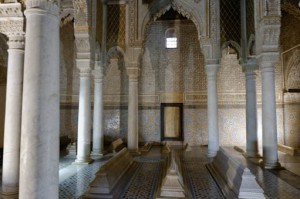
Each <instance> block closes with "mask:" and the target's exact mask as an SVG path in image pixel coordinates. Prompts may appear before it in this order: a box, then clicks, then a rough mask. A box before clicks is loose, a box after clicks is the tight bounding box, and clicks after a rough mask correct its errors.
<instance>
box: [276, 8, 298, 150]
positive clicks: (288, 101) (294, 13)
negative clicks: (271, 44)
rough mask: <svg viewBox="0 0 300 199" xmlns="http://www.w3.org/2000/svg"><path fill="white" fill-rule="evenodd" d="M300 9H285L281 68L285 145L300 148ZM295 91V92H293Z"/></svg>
mask: <svg viewBox="0 0 300 199" xmlns="http://www.w3.org/2000/svg"><path fill="white" fill-rule="evenodd" d="M299 13H300V9H299V8H295V7H294V8H293V7H290V6H288V7H286V4H285V5H284V7H283V12H282V15H283V17H282V19H281V20H282V26H281V35H280V42H281V48H282V53H281V65H280V66H281V67H282V71H283V76H284V81H283V89H284V90H285V92H284V94H283V95H284V132H285V134H284V143H285V144H286V145H288V146H292V147H295V148H300V122H299V121H300V93H299V90H300V72H299V71H300V58H299V57H300V28H298V27H299V26H300V18H299ZM293 90H294V91H293Z"/></svg>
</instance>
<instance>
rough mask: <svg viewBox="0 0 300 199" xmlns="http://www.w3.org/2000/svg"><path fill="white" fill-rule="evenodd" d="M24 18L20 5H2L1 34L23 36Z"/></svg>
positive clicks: (0, 9)
mask: <svg viewBox="0 0 300 199" xmlns="http://www.w3.org/2000/svg"><path fill="white" fill-rule="evenodd" d="M23 27H24V16H23V12H22V6H21V4H20V3H7V4H5V3H4V4H0V32H1V33H4V34H6V35H7V36H9V35H10V34H14V35H15V34H23Z"/></svg>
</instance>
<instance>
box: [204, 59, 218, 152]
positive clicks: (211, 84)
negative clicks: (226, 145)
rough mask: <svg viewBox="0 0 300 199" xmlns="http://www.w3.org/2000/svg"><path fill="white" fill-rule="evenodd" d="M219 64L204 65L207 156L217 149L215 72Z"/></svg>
mask: <svg viewBox="0 0 300 199" xmlns="http://www.w3.org/2000/svg"><path fill="white" fill-rule="evenodd" d="M219 67H220V65H219V64H208V65H206V68H205V69H206V76H207V116H208V117H207V119H208V154H207V156H208V157H214V156H215V155H216V154H217V152H218V150H219V125H218V97H217V73H218V69H219Z"/></svg>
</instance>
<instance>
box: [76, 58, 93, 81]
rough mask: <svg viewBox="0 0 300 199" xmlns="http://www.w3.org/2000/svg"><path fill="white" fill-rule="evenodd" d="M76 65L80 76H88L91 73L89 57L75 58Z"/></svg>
mask: <svg viewBox="0 0 300 199" xmlns="http://www.w3.org/2000/svg"><path fill="white" fill-rule="evenodd" d="M76 67H77V68H78V69H79V75H80V77H89V76H90V75H91V71H92V68H91V60H89V59H77V60H76Z"/></svg>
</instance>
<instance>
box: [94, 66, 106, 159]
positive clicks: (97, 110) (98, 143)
mask: <svg viewBox="0 0 300 199" xmlns="http://www.w3.org/2000/svg"><path fill="white" fill-rule="evenodd" d="M100 65H101V64H100V61H96V62H95V70H94V71H93V75H94V83H95V86H94V123H93V152H92V155H102V153H103V145H104V134H103V69H102V67H100Z"/></svg>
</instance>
